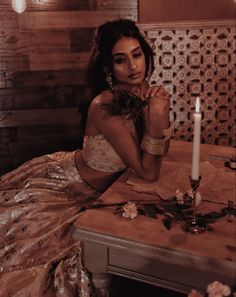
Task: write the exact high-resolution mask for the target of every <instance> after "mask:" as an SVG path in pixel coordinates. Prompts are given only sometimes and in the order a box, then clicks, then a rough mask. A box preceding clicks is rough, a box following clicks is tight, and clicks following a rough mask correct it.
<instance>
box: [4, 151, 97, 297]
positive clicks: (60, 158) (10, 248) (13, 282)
mask: <svg viewBox="0 0 236 297" xmlns="http://www.w3.org/2000/svg"><path fill="white" fill-rule="evenodd" d="M74 154H75V152H57V153H54V154H50V155H44V156H42V157H38V158H35V159H33V160H31V161H28V162H26V163H25V164H23V165H22V166H20V167H19V168H17V169H15V170H13V171H11V172H10V173H7V174H5V175H3V176H2V177H1V178H0V296H1V297H6V296H7V297H11V296H19V297H28V296H32V297H41V296H46V297H49V296H50V297H52V296H57V297H59V296H67V297H69V296H81V297H82V296H83V297H85V296H90V294H91V290H90V288H89V278H88V275H87V273H86V271H85V270H84V268H83V265H82V261H81V244H80V242H79V241H75V240H74V239H73V232H74V231H75V227H74V222H75V220H76V219H77V218H78V217H79V216H80V215H81V210H82V208H84V207H86V206H88V205H90V204H91V203H93V201H94V200H95V199H96V198H97V197H98V196H99V193H98V192H97V191H95V190H94V189H92V188H91V187H90V186H89V185H88V184H87V183H86V182H85V181H83V179H82V178H81V176H80V174H79V172H78V170H77V169H76V167H75V163H74Z"/></svg>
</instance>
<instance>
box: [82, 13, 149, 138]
mask: <svg viewBox="0 0 236 297" xmlns="http://www.w3.org/2000/svg"><path fill="white" fill-rule="evenodd" d="M122 37H132V38H135V39H136V40H138V42H139V43H140V46H141V48H142V51H143V53H144V56H145V61H146V73H145V78H146V77H148V76H150V75H151V74H152V72H153V70H154V57H153V50H152V48H151V47H150V45H149V44H148V42H147V41H146V39H145V37H144V36H143V35H142V34H141V32H140V30H139V28H138V27H137V25H136V24H135V22H134V21H132V20H129V19H118V20H113V21H108V22H106V23H104V24H103V25H101V26H99V27H98V28H97V30H96V31H95V36H94V41H93V47H92V52H91V56H90V59H89V63H88V68H87V74H86V81H87V86H86V95H85V97H84V99H85V100H84V101H83V102H82V103H83V104H82V105H81V106H80V110H81V111H82V112H83V116H84V117H83V125H84V127H85V124H86V115H87V110H88V106H89V104H90V102H91V100H92V99H93V98H94V97H96V96H97V95H98V94H99V93H101V92H102V91H104V90H106V89H108V86H107V82H106V72H105V70H104V69H107V70H108V72H111V73H112V49H113V47H114V45H115V44H116V42H117V41H118V40H120V39H121V38H122ZM113 81H115V78H114V77H113ZM139 101H141V100H140V99H139V98H138V97H137V96H135V95H133V94H131V93H129V92H125V91H116V92H114V99H113V102H112V103H111V104H106V105H104V106H103V107H104V108H105V109H107V110H108V111H109V112H110V114H111V115H130V117H131V118H132V120H133V121H134V124H135V127H136V130H137V132H139V131H138V130H140V131H141V130H143V123H142V121H143V116H142V115H141V113H142V110H141V109H142V108H141V107H142V104H141V103H140V102H139ZM138 134H140V133H138Z"/></svg>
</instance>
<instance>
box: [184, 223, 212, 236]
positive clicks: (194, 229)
mask: <svg viewBox="0 0 236 297" xmlns="http://www.w3.org/2000/svg"><path fill="white" fill-rule="evenodd" d="M182 229H183V230H184V231H185V232H186V233H190V234H193V235H198V234H200V233H203V232H204V231H205V230H206V226H205V225H204V224H203V223H200V222H198V220H196V221H193V220H189V221H186V222H184V223H183V224H182Z"/></svg>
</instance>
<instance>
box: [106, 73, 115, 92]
mask: <svg viewBox="0 0 236 297" xmlns="http://www.w3.org/2000/svg"><path fill="white" fill-rule="evenodd" d="M106 82H107V85H108V87H109V88H110V90H112V91H113V83H112V77H111V73H107V75H106Z"/></svg>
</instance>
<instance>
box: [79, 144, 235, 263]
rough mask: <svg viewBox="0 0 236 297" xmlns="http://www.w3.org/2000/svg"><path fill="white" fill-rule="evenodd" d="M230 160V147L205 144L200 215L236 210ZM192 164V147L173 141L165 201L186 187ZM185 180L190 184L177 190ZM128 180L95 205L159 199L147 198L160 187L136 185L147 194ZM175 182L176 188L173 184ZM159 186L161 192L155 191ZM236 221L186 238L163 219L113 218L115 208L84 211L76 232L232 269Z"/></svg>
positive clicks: (164, 176) (163, 186)
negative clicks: (231, 207) (230, 205)
mask: <svg viewBox="0 0 236 297" xmlns="http://www.w3.org/2000/svg"><path fill="white" fill-rule="evenodd" d="M232 155H235V149H234V148H232V147H223V146H216V145H209V144H201V164H200V174H201V176H202V180H201V185H200V188H199V189H200V192H201V194H202V198H203V201H202V202H201V204H200V206H199V207H198V209H197V211H198V212H201V213H206V212H210V211H220V210H221V209H222V208H223V207H226V206H227V202H228V200H234V204H235V171H234V170H231V169H229V168H227V167H225V166H224V162H225V158H226V159H227V158H231V157H232ZM191 158H192V143H190V142H184V141H174V140H172V141H171V145H170V149H169V153H168V155H167V156H166V157H165V159H164V160H163V164H162V169H161V174H160V184H161V188H160V189H159V190H160V191H162V194H163V195H165V194H169V193H172V192H173V191H174V190H175V189H177V188H178V187H179V186H180V188H181V187H182V188H181V189H182V190H183V189H185V187H187V186H188V185H187V184H186V182H187V181H188V176H189V175H190V174H191ZM183 168H184V169H183ZM171 170H172V171H171ZM181 174H182V175H183V176H182V175H181ZM170 175H172V176H171V179H169V178H170ZM184 179H186V181H185V182H183V183H182V185H179V183H180V181H182V180H184ZM127 180H131V181H132V173H130V172H126V173H125V174H124V175H123V176H122V177H121V178H120V179H119V180H117V181H116V182H115V183H114V184H113V185H112V186H111V187H110V188H109V189H108V190H107V191H106V192H105V193H104V194H102V195H101V196H100V197H99V199H98V200H97V202H96V203H114V202H121V201H131V200H140V199H141V200H149V199H151V200H153V199H154V198H156V197H157V196H156V195H155V193H154V194H153V193H151V194H150V193H147V192H148V191H149V190H150V189H151V190H152V189H153V187H154V189H158V186H159V185H158V182H157V183H156V184H155V185H154V184H153V183H151V184H150V183H145V181H142V180H136V184H142V185H143V186H144V190H145V187H147V189H148V191H146V193H145V191H143V192H137V191H136V190H134V188H133V186H132V185H130V184H128V183H127ZM134 180H135V179H134ZM165 180H166V181H167V184H165ZM176 180H177V184H175V181H176ZM168 183H169V186H168ZM170 183H171V184H170ZM156 185H157V188H155V186H156ZM189 189H190V185H189ZM186 190H187V189H186ZM165 191H166V192H165ZM151 192H152V191H151ZM235 221H236V219H235V218H229V217H223V218H220V219H218V220H217V222H215V223H214V224H212V225H211V226H212V230H211V231H208V230H206V231H205V232H204V233H202V234H199V235H192V234H188V233H186V232H184V231H183V229H182V228H181V225H180V223H179V222H175V223H174V224H173V226H172V228H171V229H170V230H167V229H166V227H165V226H164V225H163V223H162V219H161V216H158V218H157V219H153V218H149V217H147V216H142V215H139V216H137V217H136V218H135V219H134V220H131V219H126V218H124V217H122V216H121V215H118V214H115V213H114V208H112V207H107V208H101V209H89V210H86V211H85V212H84V213H83V214H82V215H81V216H80V218H79V219H78V221H77V222H76V227H77V228H78V229H80V230H81V229H82V230H87V231H92V232H96V233H99V234H105V235H106V236H111V237H113V238H116V237H117V238H122V239H127V240H129V241H132V242H137V243H141V244H142V243H144V244H146V245H150V246H155V247H160V248H161V249H165V250H168V251H175V252H178V253H180V254H181V253H183V254H184V255H185V257H187V256H188V255H189V256H191V255H192V256H194V257H197V258H199V259H201V261H202V263H204V261H205V260H204V257H207V259H208V262H209V259H212V258H213V259H214V261H215V260H216V261H223V262H224V263H226V264H227V263H229V265H231V264H230V263H234V262H235V260H236V256H235V254H236V253H235V251H236V239H235V234H236V232H235V231H236V226H235ZM213 265H214V264H213Z"/></svg>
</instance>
